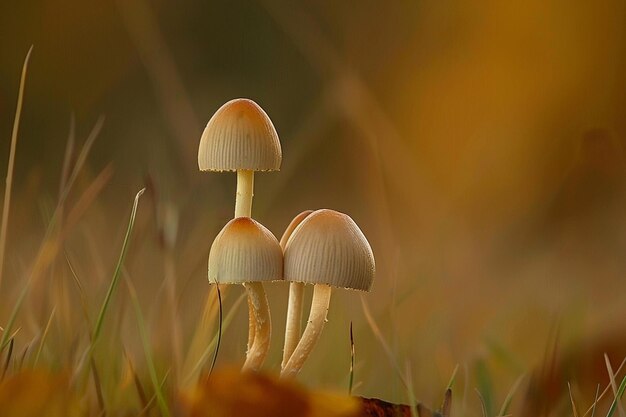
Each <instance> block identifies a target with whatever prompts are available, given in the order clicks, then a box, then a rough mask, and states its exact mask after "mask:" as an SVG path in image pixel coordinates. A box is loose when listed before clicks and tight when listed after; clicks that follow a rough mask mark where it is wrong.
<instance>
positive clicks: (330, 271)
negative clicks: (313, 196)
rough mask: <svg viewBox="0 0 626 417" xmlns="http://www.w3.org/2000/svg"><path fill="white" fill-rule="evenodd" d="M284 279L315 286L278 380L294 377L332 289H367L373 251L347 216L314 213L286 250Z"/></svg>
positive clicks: (325, 311)
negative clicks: (299, 332) (303, 323)
mask: <svg viewBox="0 0 626 417" xmlns="http://www.w3.org/2000/svg"><path fill="white" fill-rule="evenodd" d="M283 256H284V278H285V280H286V281H292V282H294V281H295V282H302V283H309V284H314V287H313V299H312V300H311V310H310V313H309V320H308V323H307V326H306V328H305V330H304V333H303V334H302V337H301V339H300V341H299V342H298V345H297V346H296V348H295V350H294V351H293V354H292V355H291V357H290V358H289V360H288V361H287V364H286V365H285V366H284V367H283V369H282V371H281V374H280V375H281V377H283V378H293V377H295V376H296V375H297V374H298V372H300V369H301V368H302V365H303V364H304V362H305V361H306V359H307V357H308V356H309V354H310V353H311V351H312V349H313V347H314V346H315V343H316V342H317V341H318V339H319V337H320V334H321V332H322V329H323V327H324V323H325V322H326V316H327V314H328V307H329V305H330V295H331V292H332V287H338V288H348V289H353V290H361V291H369V289H370V287H371V285H372V282H373V280H374V272H375V262H374V254H373V253H372V248H371V247H370V245H369V243H368V241H367V239H366V238H365V235H363V232H361V230H360V229H359V227H358V226H357V224H356V223H355V222H354V220H352V219H351V218H350V217H349V216H348V215H346V214H343V213H339V212H337V211H334V210H327V209H323V210H317V211H315V212H313V213H312V214H310V215H308V216H306V218H305V219H304V220H302V222H301V223H300V224H299V225H298V226H297V227H296V228H295V230H294V231H293V233H292V234H291V236H290V237H289V239H288V240H287V244H286V245H285V250H284V255H283Z"/></svg>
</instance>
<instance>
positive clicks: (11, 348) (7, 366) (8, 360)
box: [0, 338, 15, 381]
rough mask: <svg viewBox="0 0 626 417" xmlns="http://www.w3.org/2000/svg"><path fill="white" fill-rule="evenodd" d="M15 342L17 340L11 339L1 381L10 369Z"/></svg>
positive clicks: (0, 377)
mask: <svg viewBox="0 0 626 417" xmlns="http://www.w3.org/2000/svg"><path fill="white" fill-rule="evenodd" d="M14 341H15V339H13V338H11V341H10V342H9V351H8V352H7V358H6V360H5V362H4V368H2V375H0V381H1V380H3V379H4V376H5V375H6V373H7V371H8V369H9V364H10V363H11V356H13V345H14Z"/></svg>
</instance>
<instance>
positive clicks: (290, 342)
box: [280, 210, 313, 369]
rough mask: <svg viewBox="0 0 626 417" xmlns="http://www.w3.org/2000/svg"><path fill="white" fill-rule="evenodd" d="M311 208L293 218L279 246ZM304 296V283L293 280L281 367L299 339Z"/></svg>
mask: <svg viewBox="0 0 626 417" xmlns="http://www.w3.org/2000/svg"><path fill="white" fill-rule="evenodd" d="M311 213H313V210H305V211H303V212H302V213H300V214H298V215H297V216H296V217H294V218H293V220H292V221H291V223H289V226H287V229H286V230H285V233H283V236H282V237H281V238H280V247H281V248H282V249H283V251H284V250H285V246H286V245H287V241H288V240H289V237H291V234H292V233H293V231H294V230H295V228H296V227H297V226H298V225H299V224H300V223H302V220H304V219H306V218H307V216H308V215H309V214H311ZM303 296H304V284H303V283H301V282H296V281H293V282H291V283H290V284H289V302H288V304H287V320H286V324H285V347H284V348H283V361H282V363H281V365H280V367H281V369H282V368H284V367H285V365H287V361H288V360H289V358H290V357H291V354H292V353H293V351H294V350H295V349H296V346H297V345H298V341H299V340H300V331H301V326H302V298H303Z"/></svg>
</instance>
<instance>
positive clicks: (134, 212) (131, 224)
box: [91, 188, 146, 346]
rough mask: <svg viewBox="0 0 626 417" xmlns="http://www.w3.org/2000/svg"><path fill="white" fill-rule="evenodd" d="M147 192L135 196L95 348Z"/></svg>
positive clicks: (97, 327) (96, 330) (95, 331)
mask: <svg viewBox="0 0 626 417" xmlns="http://www.w3.org/2000/svg"><path fill="white" fill-rule="evenodd" d="M144 191H146V189H145V188H142V189H141V190H139V192H138V193H137V195H136V196H135V201H134V203H133V209H132V211H131V213H130V221H129V222H128V228H127V229H126V235H125V236H124V242H123V243H122V251H121V253H120V257H119V258H118V260H117V265H116V266H115V271H114V272H113V278H112V279H111V284H110V285H109V289H108V291H107V294H106V297H105V298H104V302H103V303H102V307H101V308H100V314H98V319H97V320H96V324H95V326H94V329H93V333H92V340H91V344H92V346H94V345H95V344H96V342H97V341H98V338H99V337H100V333H101V331H102V324H103V323H104V316H105V315H106V312H107V310H108V308H109V304H110V303H111V299H112V297H113V293H114V292H115V289H116V288H117V284H118V282H119V280H120V275H121V272H122V266H123V265H124V259H125V258H126V253H127V252H128V242H129V241H130V235H131V233H132V232H133V227H134V226H135V216H136V215H137V207H138V206H139V198H140V197H141V195H142V194H143V193H144Z"/></svg>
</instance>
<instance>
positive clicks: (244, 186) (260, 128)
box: [198, 98, 282, 357]
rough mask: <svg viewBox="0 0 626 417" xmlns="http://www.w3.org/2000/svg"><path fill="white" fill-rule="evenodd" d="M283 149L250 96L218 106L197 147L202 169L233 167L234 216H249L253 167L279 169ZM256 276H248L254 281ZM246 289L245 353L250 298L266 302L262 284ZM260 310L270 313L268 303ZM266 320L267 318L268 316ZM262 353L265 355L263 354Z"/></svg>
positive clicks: (251, 339)
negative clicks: (246, 323) (235, 179)
mask: <svg viewBox="0 0 626 417" xmlns="http://www.w3.org/2000/svg"><path fill="white" fill-rule="evenodd" d="M281 161H282V150H281V147H280V140H279V139H278V133H276V129H275V128H274V125H273V124H272V121H271V120H270V118H269V116H268V115H267V114H266V113H265V112H264V111H263V109H262V108H261V107H260V106H259V105H258V104H256V103H255V102H254V101H252V100H248V99H244V98H239V99H234V100H231V101H229V102H227V103H226V104H224V105H223V106H222V107H220V108H219V109H218V110H217V111H216V112H215V114H214V115H213V116H212V117H211V119H210V120H209V123H208V124H207V126H206V128H205V129H204V132H203V133H202V137H201V138H200V146H199V148H198V167H199V168H200V170H201V171H236V172H237V193H236V197H235V216H234V217H235V218H237V217H251V216H252V197H253V195H254V172H255V171H278V170H280V164H281ZM254 278H255V277H249V279H250V281H251V282H253V281H254ZM243 285H244V287H245V288H246V291H247V292H248V310H249V311H248V314H249V319H250V324H249V326H250V328H249V331H248V353H250V352H251V350H252V346H253V344H254V337H255V332H256V329H257V327H258V323H255V317H256V316H258V312H256V313H255V312H254V311H253V310H254V309H255V305H254V303H253V302H252V301H253V300H261V302H263V303H266V300H267V297H266V295H265V289H264V288H263V285H254V286H253V285H250V284H248V283H244V284H243ZM263 310H264V311H265V310H266V311H267V314H268V317H269V314H270V313H269V305H267V304H265V305H264V306H263ZM268 322H269V320H268ZM262 356H263V357H264V356H265V355H262Z"/></svg>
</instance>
